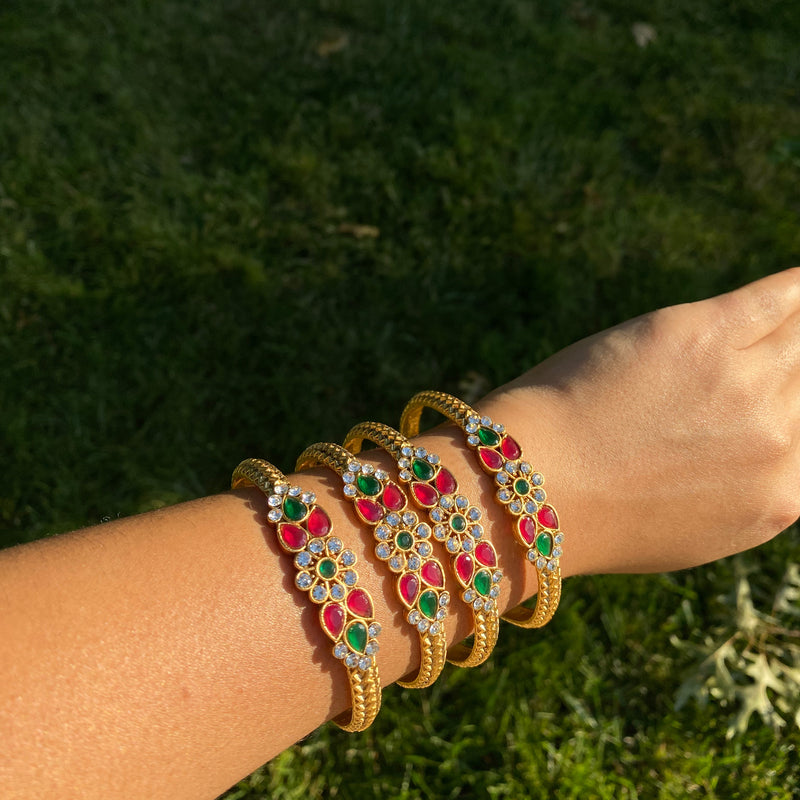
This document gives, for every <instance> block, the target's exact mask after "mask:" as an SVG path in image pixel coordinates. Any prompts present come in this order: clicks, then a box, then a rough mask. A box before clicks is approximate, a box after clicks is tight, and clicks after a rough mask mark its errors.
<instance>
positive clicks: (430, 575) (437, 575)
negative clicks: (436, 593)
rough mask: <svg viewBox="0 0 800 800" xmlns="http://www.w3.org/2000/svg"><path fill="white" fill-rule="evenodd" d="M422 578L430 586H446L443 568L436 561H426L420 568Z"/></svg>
mask: <svg viewBox="0 0 800 800" xmlns="http://www.w3.org/2000/svg"><path fill="white" fill-rule="evenodd" d="M420 575H422V580H424V581H425V583H427V584H428V586H444V575H442V568H441V567H440V566H439V565H438V564H437V563H436V562H435V561H426V562H425V563H424V564H423V565H422V569H421V570H420Z"/></svg>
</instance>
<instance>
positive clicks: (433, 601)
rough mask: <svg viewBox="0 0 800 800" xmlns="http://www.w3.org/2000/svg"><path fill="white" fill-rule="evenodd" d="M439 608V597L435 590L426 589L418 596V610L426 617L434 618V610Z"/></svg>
mask: <svg viewBox="0 0 800 800" xmlns="http://www.w3.org/2000/svg"><path fill="white" fill-rule="evenodd" d="M438 608H439V598H438V597H437V596H436V592H434V591H433V590H432V589H428V591H427V592H423V593H422V595H421V596H420V598H419V610H420V611H421V612H422V613H423V614H424V615H425V616H426V617H427V618H428V619H436V610H437V609H438Z"/></svg>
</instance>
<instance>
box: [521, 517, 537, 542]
mask: <svg viewBox="0 0 800 800" xmlns="http://www.w3.org/2000/svg"><path fill="white" fill-rule="evenodd" d="M517 530H518V531H519V535H520V536H521V537H522V539H523V541H524V542H526V543H527V544H533V540H534V539H535V538H536V523H535V522H534V521H533V519H532V518H531V517H520V518H519V520H518V521H517Z"/></svg>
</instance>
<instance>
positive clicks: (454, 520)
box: [450, 514, 467, 533]
mask: <svg viewBox="0 0 800 800" xmlns="http://www.w3.org/2000/svg"><path fill="white" fill-rule="evenodd" d="M450 527H451V528H452V529H453V530H454V531H457V532H458V533H461V531H463V530H464V528H466V527H467V518H466V517H465V516H464V515H463V514H453V516H452V517H450Z"/></svg>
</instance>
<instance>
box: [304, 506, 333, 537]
mask: <svg viewBox="0 0 800 800" xmlns="http://www.w3.org/2000/svg"><path fill="white" fill-rule="evenodd" d="M306 524H307V525H308V530H309V531H310V532H311V535H312V536H327V535H328V534H329V533H330V532H331V520H330V517H329V516H328V515H327V514H326V513H325V512H324V511H323V510H322V509H321V508H319V507H316V508H314V510H313V511H312V512H311V513H310V514H309V515H308V522H307V523H306Z"/></svg>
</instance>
